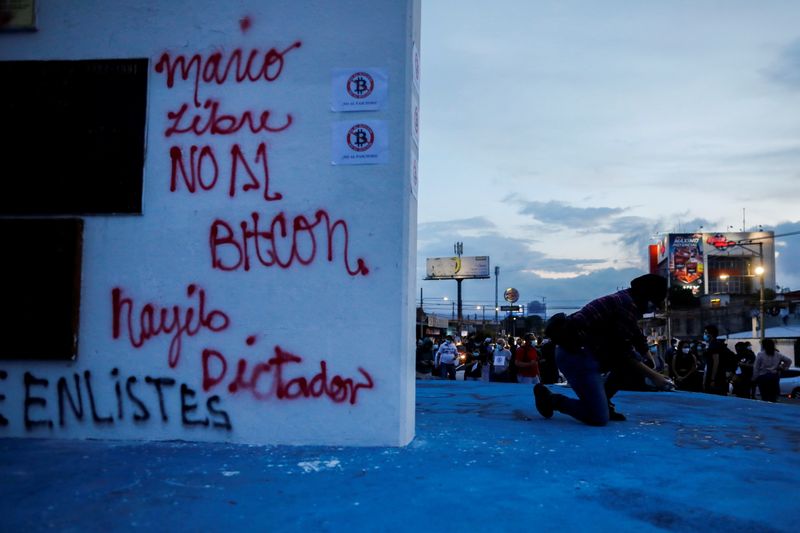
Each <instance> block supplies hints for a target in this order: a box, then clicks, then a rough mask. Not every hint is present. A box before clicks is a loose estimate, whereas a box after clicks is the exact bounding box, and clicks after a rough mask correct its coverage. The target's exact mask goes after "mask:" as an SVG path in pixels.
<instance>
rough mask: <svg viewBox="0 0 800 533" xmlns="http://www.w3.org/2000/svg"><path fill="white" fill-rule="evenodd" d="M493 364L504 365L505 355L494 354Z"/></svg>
mask: <svg viewBox="0 0 800 533" xmlns="http://www.w3.org/2000/svg"><path fill="white" fill-rule="evenodd" d="M494 366H506V356H505V355H495V356H494Z"/></svg>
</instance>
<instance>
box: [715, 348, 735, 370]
mask: <svg viewBox="0 0 800 533" xmlns="http://www.w3.org/2000/svg"><path fill="white" fill-rule="evenodd" d="M718 348H719V350H718V353H717V355H718V356H719V364H720V365H721V366H722V368H723V370H725V372H736V368H737V367H738V366H739V356H738V355H736V353H734V352H732V351H731V350H730V348H728V347H727V346H726V345H725V343H724V342H719V345H718Z"/></svg>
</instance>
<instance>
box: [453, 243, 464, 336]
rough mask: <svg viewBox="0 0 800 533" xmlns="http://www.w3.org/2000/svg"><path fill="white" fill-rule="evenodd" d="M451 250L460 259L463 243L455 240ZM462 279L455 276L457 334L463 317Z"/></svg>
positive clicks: (459, 331)
mask: <svg viewBox="0 0 800 533" xmlns="http://www.w3.org/2000/svg"><path fill="white" fill-rule="evenodd" d="M453 251H454V252H455V254H456V255H457V256H458V259H459V261H460V260H461V255H462V254H463V253H464V243H463V242H457V243H455V244H454V245H453ZM462 281H464V280H463V279H461V278H456V285H457V286H458V294H457V297H458V298H457V299H458V334H459V335H461V322H462V321H463V320H464V318H463V316H464V315H463V308H462V303H461V282H462Z"/></svg>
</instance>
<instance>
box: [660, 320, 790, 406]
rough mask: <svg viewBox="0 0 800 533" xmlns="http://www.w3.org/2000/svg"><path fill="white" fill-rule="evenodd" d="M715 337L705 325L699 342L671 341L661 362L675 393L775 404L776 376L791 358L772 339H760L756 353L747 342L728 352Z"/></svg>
mask: <svg viewBox="0 0 800 533" xmlns="http://www.w3.org/2000/svg"><path fill="white" fill-rule="evenodd" d="M718 335H719V331H718V329H717V327H716V326H714V325H713V324H709V325H708V326H706V327H705V329H704V332H703V339H702V340H700V339H696V340H680V341H678V340H677V339H675V340H673V342H672V344H671V346H670V347H669V348H667V349H666V351H665V353H664V357H663V360H664V362H665V365H666V369H667V371H668V373H669V375H670V377H671V378H672V379H673V381H674V382H675V386H676V387H677V388H678V390H685V391H691V392H708V393H711V394H719V395H723V396H724V395H727V394H733V395H735V396H738V397H739V398H751V399H755V398H757V397H759V398H761V399H762V400H765V401H769V402H775V401H777V399H778V394H779V390H780V388H779V380H780V373H781V372H782V371H783V370H785V369H787V368H789V367H790V366H791V365H792V360H791V358H789V357H787V356H786V355H783V354H782V353H780V352H779V351H778V350H777V349H776V348H775V341H773V340H772V339H764V342H763V343H762V345H761V351H759V352H758V354H756V353H755V352H754V351H753V345H752V343H751V342H749V341H741V342H737V343H736V344H735V345H734V349H733V350H731V349H730V348H728V347H727V345H726V343H725V342H724V341H722V340H720V339H718V338H717V337H718ZM756 393H758V395H757V394H756Z"/></svg>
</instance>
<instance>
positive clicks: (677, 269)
mask: <svg viewBox="0 0 800 533" xmlns="http://www.w3.org/2000/svg"><path fill="white" fill-rule="evenodd" d="M667 252H668V254H669V271H670V275H671V276H672V283H673V285H678V286H683V287H687V288H692V289H699V287H700V286H701V285H702V284H703V271H704V269H705V261H704V255H703V234H702V233H672V234H670V235H669V247H668V249H667Z"/></svg>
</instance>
